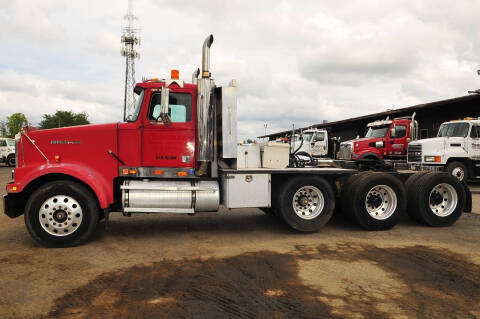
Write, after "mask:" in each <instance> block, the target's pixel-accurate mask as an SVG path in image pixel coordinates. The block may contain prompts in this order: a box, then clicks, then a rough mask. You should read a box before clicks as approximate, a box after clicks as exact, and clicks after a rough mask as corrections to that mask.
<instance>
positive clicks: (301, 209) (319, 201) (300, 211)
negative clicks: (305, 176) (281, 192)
mask: <svg viewBox="0 0 480 319" xmlns="http://www.w3.org/2000/svg"><path fill="white" fill-rule="evenodd" d="M292 206H293V211H294V212H295V214H296V215H297V216H298V217H300V218H301V219H307V220H308V219H314V218H316V217H318V215H320V214H321V213H322V211H323V207H324V206H325V198H324V197H323V193H322V191H321V190H319V189H318V188H317V187H315V186H303V187H302V188H300V189H299V190H297V191H296V192H295V194H294V195H293V199H292Z"/></svg>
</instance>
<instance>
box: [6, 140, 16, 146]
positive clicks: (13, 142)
mask: <svg viewBox="0 0 480 319" xmlns="http://www.w3.org/2000/svg"><path fill="white" fill-rule="evenodd" d="M7 143H8V145H9V146H15V140H7Z"/></svg>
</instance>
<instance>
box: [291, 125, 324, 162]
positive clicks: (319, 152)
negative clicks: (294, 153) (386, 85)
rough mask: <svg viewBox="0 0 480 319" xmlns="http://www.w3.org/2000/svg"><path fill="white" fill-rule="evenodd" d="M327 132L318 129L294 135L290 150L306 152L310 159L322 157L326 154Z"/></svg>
mask: <svg viewBox="0 0 480 319" xmlns="http://www.w3.org/2000/svg"><path fill="white" fill-rule="evenodd" d="M328 144H329V143H328V132H327V131H326V130H319V129H307V130H304V131H303V132H302V133H301V134H295V135H294V139H293V141H292V149H293V150H297V149H298V152H306V153H308V154H309V155H310V156H312V157H323V156H326V155H327V154H328V147H329V145H328Z"/></svg>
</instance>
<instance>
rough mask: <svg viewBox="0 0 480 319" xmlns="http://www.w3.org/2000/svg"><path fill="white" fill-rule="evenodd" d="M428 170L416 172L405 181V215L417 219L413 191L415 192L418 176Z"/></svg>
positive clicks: (421, 175)
mask: <svg viewBox="0 0 480 319" xmlns="http://www.w3.org/2000/svg"><path fill="white" fill-rule="evenodd" d="M427 173H429V172H418V173H414V174H412V175H410V177H408V179H407V180H406V181H405V189H406V191H407V215H408V216H410V218H412V219H414V220H416V221H419V220H418V216H417V214H416V210H417V208H418V207H417V206H416V204H415V203H416V201H415V199H414V196H415V195H416V194H415V193H416V192H417V186H416V184H417V182H418V180H419V179H420V178H422V177H423V176H424V175H425V174H427Z"/></svg>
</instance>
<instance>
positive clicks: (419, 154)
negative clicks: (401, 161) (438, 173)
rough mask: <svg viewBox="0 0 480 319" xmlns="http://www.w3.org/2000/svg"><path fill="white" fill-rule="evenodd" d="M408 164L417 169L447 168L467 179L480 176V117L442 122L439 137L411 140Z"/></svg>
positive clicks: (459, 177)
mask: <svg viewBox="0 0 480 319" xmlns="http://www.w3.org/2000/svg"><path fill="white" fill-rule="evenodd" d="M408 164H409V165H410V166H411V168H413V169H415V170H444V171H447V172H449V173H451V174H452V175H454V176H456V177H457V178H458V179H459V180H461V181H464V180H467V179H468V178H473V177H477V176H479V175H480V119H473V118H465V119H464V120H456V121H450V122H445V123H442V125H440V128H439V130H438V133H437V137H434V138H427V139H422V140H418V141H415V142H414V143H410V145H409V147H408Z"/></svg>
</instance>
